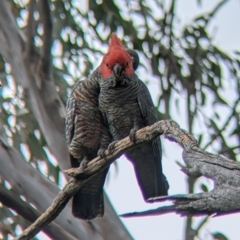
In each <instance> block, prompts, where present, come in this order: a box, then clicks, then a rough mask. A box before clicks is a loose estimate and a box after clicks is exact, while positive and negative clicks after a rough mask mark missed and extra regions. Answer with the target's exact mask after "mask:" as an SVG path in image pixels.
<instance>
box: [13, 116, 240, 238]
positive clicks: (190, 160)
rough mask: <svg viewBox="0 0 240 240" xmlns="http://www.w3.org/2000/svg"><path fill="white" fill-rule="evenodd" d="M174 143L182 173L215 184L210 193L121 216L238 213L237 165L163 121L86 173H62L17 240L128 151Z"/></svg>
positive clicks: (38, 226)
mask: <svg viewBox="0 0 240 240" xmlns="http://www.w3.org/2000/svg"><path fill="white" fill-rule="evenodd" d="M161 134H164V136H165V137H166V138H167V139H169V140H170V141H174V142H176V143H178V144H180V145H181V147H182V148H183V150H184V151H183V159H184V161H185V163H186V167H184V168H183V169H182V170H183V171H184V172H185V173H186V174H188V175H190V176H192V177H199V176H201V175H204V176H206V177H208V178H211V179H213V180H214V181H215V183H216V187H215V189H214V190H213V191H211V192H208V193H201V194H190V195H175V196H168V197H162V198H158V199H157V198H156V199H155V200H156V201H166V200H171V201H173V202H174V204H173V205H171V206H165V207H161V208H158V209H154V210H149V211H147V212H144V213H131V214H125V215H124V216H125V217H126V216H145V215H159V214H163V213H168V212H177V213H180V214H189V213H191V214H195V215H198V214H201V215H202V214H213V213H217V214H224V213H225V214H226V213H231V212H236V211H239V210H240V202H239V201H238V199H239V198H240V190H239V189H238V188H239V186H240V163H237V162H234V161H232V160H229V159H226V158H223V157H220V156H216V155H213V154H210V153H207V152H205V151H203V150H201V149H199V147H198V145H197V141H196V139H195V138H194V137H193V136H192V135H191V134H189V133H187V132H186V131H184V130H182V129H180V128H179V126H178V124H177V123H175V122H174V121H171V120H162V121H159V122H157V123H155V124H153V125H152V126H148V127H145V128H142V129H140V130H138V131H137V132H136V136H135V137H136V138H135V139H136V142H135V143H132V142H131V141H130V139H129V137H126V138H124V139H122V140H121V141H119V142H117V143H116V144H115V145H114V150H113V151H111V152H110V151H109V150H107V151H106V152H105V154H106V155H105V157H104V159H103V158H100V157H97V158H95V159H93V160H92V161H90V162H89V164H88V166H87V167H86V168H85V169H82V168H72V169H68V170H66V171H65V173H67V174H68V175H70V176H71V177H72V178H71V179H70V181H69V182H68V183H67V184H66V185H65V187H64V188H63V190H62V191H61V192H60V193H59V194H58V195H57V197H56V198H55V200H54V201H53V203H52V205H51V206H50V207H49V208H48V209H47V210H46V211H45V213H43V214H42V215H41V216H40V217H39V218H38V219H37V220H36V221H35V222H34V223H33V224H32V225H31V226H30V227H28V228H27V229H26V230H25V231H24V232H23V233H22V234H21V235H20V236H19V237H18V238H17V239H30V238H31V237H33V236H34V235H35V234H37V233H38V232H39V231H41V229H42V228H43V227H45V226H46V225H47V224H49V223H50V222H51V221H52V220H54V219H55V218H56V217H57V216H58V214H59V213H60V212H61V210H62V209H63V208H64V207H65V205H66V204H67V202H68V201H69V200H70V198H71V197H72V196H73V195H74V194H75V193H76V192H77V191H78V190H79V189H80V188H81V187H82V186H83V185H84V184H85V183H86V182H87V181H88V180H89V179H90V178H91V177H93V176H94V175H96V174H97V173H99V172H100V171H102V170H103V169H104V168H106V167H107V166H108V165H109V164H111V163H112V162H113V161H114V160H115V159H117V158H118V157H119V156H120V155H121V154H122V153H123V152H125V151H126V150H127V149H130V148H133V147H135V146H136V145H140V144H142V143H144V142H148V141H150V140H152V139H154V138H156V137H158V136H159V135H161Z"/></svg>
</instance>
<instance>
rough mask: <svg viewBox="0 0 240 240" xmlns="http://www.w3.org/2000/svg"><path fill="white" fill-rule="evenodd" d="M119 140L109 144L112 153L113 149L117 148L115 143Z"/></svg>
mask: <svg viewBox="0 0 240 240" xmlns="http://www.w3.org/2000/svg"><path fill="white" fill-rule="evenodd" d="M117 142H118V141H117V140H115V141H113V142H111V143H110V144H109V145H108V151H109V153H112V151H113V149H114V148H115V144H116V143H117Z"/></svg>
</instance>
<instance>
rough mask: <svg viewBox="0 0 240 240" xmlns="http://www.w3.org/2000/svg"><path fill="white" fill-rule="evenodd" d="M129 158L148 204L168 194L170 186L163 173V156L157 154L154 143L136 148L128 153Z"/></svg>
mask: <svg viewBox="0 0 240 240" xmlns="http://www.w3.org/2000/svg"><path fill="white" fill-rule="evenodd" d="M127 157H128V159H129V160H130V161H131V162H132V164H133V166H134V170H135V174H136V178H137V181H138V185H139V187H140V189H141V192H142V195H143V198H144V200H145V201H146V202H152V201H153V200H151V198H154V197H159V196H165V195H167V194H168V189H169V185H168V182H167V179H166V177H165V176H164V175H163V173H162V163H161V155H160V154H157V155H156V154H155V152H154V151H153V146H152V143H146V144H144V145H141V146H139V147H136V148H134V150H133V151H129V152H128V153H127Z"/></svg>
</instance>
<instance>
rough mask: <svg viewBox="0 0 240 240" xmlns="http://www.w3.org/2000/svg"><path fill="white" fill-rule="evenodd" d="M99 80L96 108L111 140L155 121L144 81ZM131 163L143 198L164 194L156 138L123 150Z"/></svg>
mask: <svg viewBox="0 0 240 240" xmlns="http://www.w3.org/2000/svg"><path fill="white" fill-rule="evenodd" d="M113 77H114V76H111V77H109V79H105V80H102V81H100V87H101V90H100V95H99V108H100V110H101V111H102V113H103V115H105V117H104V119H106V122H107V124H108V125H109V129H110V133H111V135H112V137H113V140H121V139H122V138H124V137H127V136H128V135H129V134H130V131H131V129H133V128H135V129H140V128H142V127H145V126H147V125H150V124H153V123H154V122H156V121H158V118H157V114H156V111H155V108H154V105H153V102H152V99H151V96H150V93H149V91H148V89H147V87H146V86H145V84H144V83H143V82H142V81H141V80H139V79H138V77H137V76H136V75H135V74H133V75H132V76H130V77H129V79H128V81H127V84H123V85H121V83H119V85H118V86H116V87H107V86H109V84H108V83H107V82H108V81H112V79H111V78H113ZM125 77H126V76H125ZM126 155H127V157H128V159H129V160H130V161H131V162H132V164H133V166H134V169H135V173H136V177H137V180H138V184H139V187H140V189H141V191H142V195H143V197H144V199H145V201H149V200H148V199H149V198H153V197H156V196H161V195H167V190H168V187H169V186H168V183H167V180H166V178H165V176H164V175H163V174H162V164H161V159H162V149H161V142H160V138H158V139H156V140H153V141H151V142H149V143H145V144H143V145H141V146H139V147H135V148H134V149H133V150H131V151H128V152H126Z"/></svg>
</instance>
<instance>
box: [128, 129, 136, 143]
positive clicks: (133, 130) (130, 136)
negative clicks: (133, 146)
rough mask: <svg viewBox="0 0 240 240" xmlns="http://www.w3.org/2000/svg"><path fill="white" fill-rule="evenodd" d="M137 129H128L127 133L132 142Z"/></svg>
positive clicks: (134, 140)
mask: <svg viewBox="0 0 240 240" xmlns="http://www.w3.org/2000/svg"><path fill="white" fill-rule="evenodd" d="M137 130H138V129H136V128H132V129H131V131H130V133H129V138H130V141H131V142H133V143H135V142H136V138H135V134H136V131H137Z"/></svg>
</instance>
